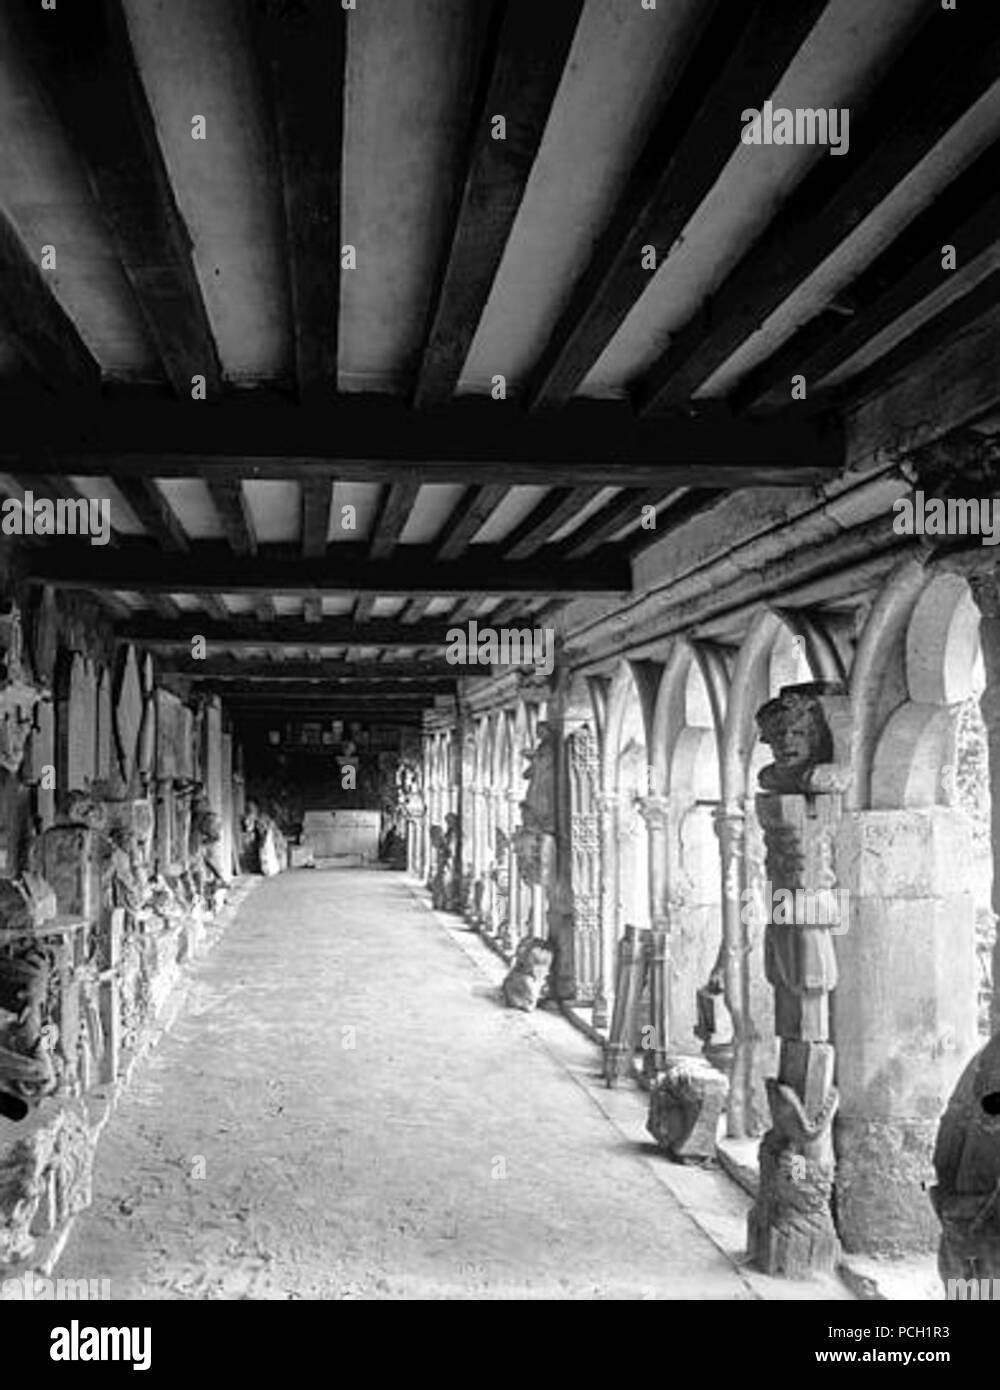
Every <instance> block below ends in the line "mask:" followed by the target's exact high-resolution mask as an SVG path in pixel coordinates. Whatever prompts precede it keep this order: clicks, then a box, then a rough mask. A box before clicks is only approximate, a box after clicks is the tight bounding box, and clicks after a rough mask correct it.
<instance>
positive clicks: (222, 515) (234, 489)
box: [205, 473, 257, 555]
mask: <svg viewBox="0 0 1000 1390" xmlns="http://www.w3.org/2000/svg"><path fill="white" fill-rule="evenodd" d="M205 483H206V485H207V487H208V490H209V492H210V493H211V495H212V501H213V502H214V503H215V509H216V511H217V512H218V513H219V520H220V521H221V522H222V529H223V530H224V531H225V533H226V539H227V540H228V541H229V548H230V549H231V550H232V551H233V553H234V554H236V555H256V554H257V536H256V534H255V533H254V529H253V519H252V518H251V516H250V508H249V507H248V506H247V499H246V497H245V495H244V492H243V485H242V483H241V482H240V480H239V479H238V478H216V477H213V476H212V474H211V473H209V474H207V475H206V477H205Z"/></svg>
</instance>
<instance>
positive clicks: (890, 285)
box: [729, 141, 1000, 411]
mask: <svg viewBox="0 0 1000 1390" xmlns="http://www.w3.org/2000/svg"><path fill="white" fill-rule="evenodd" d="M998 187H1000V141H998V142H996V143H994V144H993V145H991V146H990V148H989V149H988V150H987V151H986V152H985V154H983V155H981V156H980V157H979V158H978V159H977V160H976V161H975V162H974V163H973V164H972V165H971V166H970V167H969V168H968V169H967V170H966V171H965V172H964V173H962V174H960V175H959V177H958V178H957V179H955V180H954V181H953V182H952V183H950V184H949V185H948V187H947V188H946V189H945V190H944V191H943V193H941V194H940V195H939V196H938V198H936V199H935V201H934V202H933V203H932V204H931V206H930V207H929V208H927V210H926V211H925V212H923V213H921V214H920V215H919V216H918V217H916V218H915V219H914V220H913V221H912V222H911V223H910V224H909V226H907V228H906V229H905V231H903V232H902V233H901V235H900V236H898V237H897V238H896V239H895V241H893V242H892V244H891V245H890V246H889V247H888V248H887V249H886V250H885V251H884V252H883V253H882V254H881V255H880V256H878V257H877V258H876V260H874V261H873V262H872V264H871V265H870V266H869V267H868V268H867V269H866V270H864V271H863V272H862V273H861V274H860V275H859V276H858V277H857V279H856V280H854V281H853V282H852V283H851V284H850V285H849V286H848V287H847V288H846V289H844V290H842V291H841V292H840V293H839V294H838V295H837V298H836V303H835V304H834V305H832V306H831V307H830V308H829V309H824V310H823V311H822V312H821V313H819V314H818V315H817V316H816V318H814V319H812V320H811V321H810V322H809V323H807V324H806V325H805V326H804V327H803V328H801V329H800V330H799V331H798V332H797V333H794V334H793V335H792V337H791V338H790V339H789V340H788V342H787V343H786V344H785V345H784V346H783V347H781V348H780V349H779V350H778V351H777V352H776V353H773V354H772V355H771V356H770V357H768V358H767V359H766V360H765V361H763V362H762V363H761V364H760V366H758V367H755V368H754V369H753V370H752V371H751V372H749V373H748V374H747V375H746V376H745V377H744V378H743V379H742V380H741V381H740V383H739V385H738V386H737V387H736V390H735V391H734V392H733V393H732V394H731V396H730V398H729V401H730V405H731V406H732V408H733V409H734V410H735V411H741V410H748V409H750V408H751V407H752V406H753V405H754V404H756V403H757V402H758V401H759V400H761V398H762V397H764V396H766V395H767V394H768V393H769V392H771V391H775V390H778V389H782V390H784V391H785V392H787V390H788V385H789V382H790V380H791V377H792V376H793V375H794V374H796V373H799V372H801V373H802V374H803V375H804V376H805V377H806V380H807V381H808V383H809V389H810V395H811V394H812V388H813V387H814V385H816V384H818V383H820V382H821V381H822V380H823V378H824V377H825V376H828V375H829V374H830V373H831V372H832V371H834V370H835V369H836V368H837V367H839V366H841V365H842V364H843V363H844V362H847V361H848V360H849V359H850V358H851V357H853V356H854V355H855V353H857V352H859V351H860V350H861V349H862V348H864V347H865V346H866V345H867V344H868V343H869V342H871V340H872V339H873V338H874V337H875V336H876V334H878V333H880V332H881V331H882V330H883V329H885V328H887V327H889V325H890V324H892V323H893V322H894V321H895V320H896V319H898V318H900V317H901V316H902V315H904V314H906V313H907V312H908V311H909V310H910V309H912V308H914V307H915V306H916V305H918V304H919V303H920V302H921V301H922V300H924V299H926V298H927V296H928V295H930V294H933V293H934V291H935V290H938V289H941V288H942V287H944V286H945V285H946V284H947V282H948V277H949V276H950V275H952V274H954V273H955V272H952V271H948V270H945V269H943V267H942V264H941V261H942V250H941V248H942V246H944V245H950V246H954V248H955V253H956V263H957V266H958V268H959V270H962V269H964V268H965V267H967V266H969V265H970V264H971V263H972V262H973V261H974V260H975V259H976V257H977V256H979V255H980V254H981V253H982V252H984V251H986V250H988V249H989V248H990V247H991V246H993V245H994V244H995V243H996V241H997V239H998V237H1000V193H998V192H997V191H996V190H997V188H998Z"/></svg>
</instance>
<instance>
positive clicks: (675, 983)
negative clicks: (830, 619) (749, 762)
mask: <svg viewBox="0 0 1000 1390" xmlns="http://www.w3.org/2000/svg"><path fill="white" fill-rule="evenodd" d="M713 655H714V653H712V652H711V650H710V649H707V648H706V649H699V648H697V647H696V646H694V645H693V644H691V643H689V642H687V641H685V640H679V641H677V642H676V643H675V644H674V647H673V649H672V651H671V654H670V658H669V660H668V661H667V664H666V668H665V670H664V672H663V677H662V679H661V681H660V684H659V689H658V691H657V699H656V706H655V709H654V713H653V725H652V761H651V769H652V778H653V787H654V790H655V793H656V794H657V796H659V797H662V798H663V803H664V807H665V812H666V814H665V817H664V826H663V834H664V836H665V841H666V843H665V846H664V850H665V858H666V865H665V873H664V880H665V882H664V896H665V899H666V901H665V902H664V904H663V908H664V910H665V916H666V921H667V923H668V925H669V932H670V944H669V979H668V1009H667V1017H668V1027H669V1046H670V1050H671V1051H673V1052H682V1053H684V1052H688V1053H691V1052H695V1051H697V1050H698V1048H699V1047H700V1046H701V1043H700V1041H699V1037H700V1034H697V1033H696V1031H695V1030H696V1027H697V1026H698V1021H699V1015H698V991H699V989H700V988H701V987H702V986H703V985H704V983H705V980H706V979H707V978H708V976H709V974H710V973H711V970H712V966H713V964H714V961H715V957H716V955H717V952H718V944H719V935H720V920H721V873H720V861H719V842H718V837H717V835H716V832H715V815H716V813H717V811H718V807H719V803H720V799H721V777H720V767H719V738H720V734H721V727H722V718H723V717H724V711H725V703H724V702H725V697H726V683H725V679H724V672H723V670H722V668H721V665H719V664H718V663H713V662H712V660H711V658H712V656H713ZM713 667H714V668H715V670H714V674H715V676H716V677H721V679H713Z"/></svg>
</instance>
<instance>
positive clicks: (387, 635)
mask: <svg viewBox="0 0 1000 1390" xmlns="http://www.w3.org/2000/svg"><path fill="white" fill-rule="evenodd" d="M194 617H195V615H189V616H188V618H187V619H185V620H179V621H176V622H157V621H154V620H151V619H149V618H147V617H133V619H132V620H131V621H130V622H128V623H125V624H124V625H123V626H122V627H121V628H120V629H119V631H118V636H119V637H120V638H121V639H122V640H124V641H129V642H140V643H142V644H143V645H144V646H146V647H150V648H153V649H172V648H180V649H181V650H186V651H188V652H190V650H191V636H192V633H193V632H197V633H198V634H199V635H200V636H202V637H204V639H205V641H206V643H207V645H208V649H209V650H210V651H218V650H222V651H227V650H228V651H240V650H242V649H244V648H247V647H260V648H261V649H262V650H264V651H281V650H282V649H284V648H286V647H309V646H312V645H315V646H319V647H345V646H348V645H349V644H353V645H357V646H362V647H400V648H407V649H413V648H423V647H427V648H436V647H443V646H444V645H445V633H446V632H447V629H448V627H449V625H450V624H449V623H448V622H445V621H442V620H441V619H436V620H433V621H430V622H423V623H411V624H403V623H400V622H397V620H396V619H395V618H373V619H372V621H371V622H370V623H366V624H365V625H364V626H363V627H359V626H358V625H357V624H356V623H355V622H354V620H353V619H352V618H350V617H342V618H324V619H323V621H322V622H321V623H316V624H310V623H305V622H303V621H302V620H301V619H300V618H277V619H276V620H275V621H274V622H273V623H268V624H266V625H262V624H260V623H258V622H255V621H254V619H253V618H247V617H239V618H237V617H232V616H230V617H229V618H227V620H226V621H224V622H214V621H213V622H205V621H203V620H202V617H201V615H200V614H199V615H197V618H198V621H197V623H195V622H194V621H193V618H194Z"/></svg>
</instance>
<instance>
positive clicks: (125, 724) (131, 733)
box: [115, 647, 142, 782]
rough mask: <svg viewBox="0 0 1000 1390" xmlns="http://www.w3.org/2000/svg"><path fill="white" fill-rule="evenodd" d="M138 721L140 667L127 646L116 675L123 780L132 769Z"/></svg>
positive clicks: (130, 778)
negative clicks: (120, 667)
mask: <svg viewBox="0 0 1000 1390" xmlns="http://www.w3.org/2000/svg"><path fill="white" fill-rule="evenodd" d="M141 722H142V690H141V688H140V685H139V667H138V665H137V663H136V659H135V648H134V647H129V649H128V651H127V652H126V654H125V661H124V664H123V666H122V669H121V674H120V676H119V680H118V695H117V699H116V700H115V735H116V739H117V742H118V757H119V760H120V762H121V768H122V775H123V776H124V778H125V781H126V782H130V781H131V780H132V774H133V772H134V771H135V756H136V746H137V744H138V740H139V725H140V724H141Z"/></svg>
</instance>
